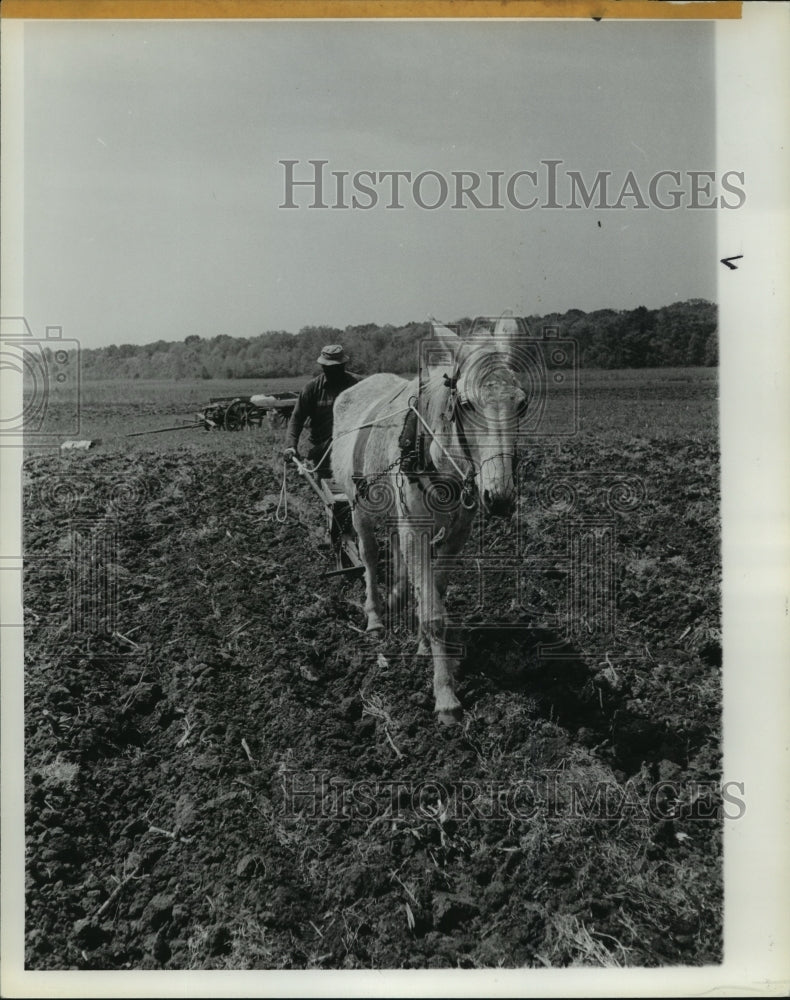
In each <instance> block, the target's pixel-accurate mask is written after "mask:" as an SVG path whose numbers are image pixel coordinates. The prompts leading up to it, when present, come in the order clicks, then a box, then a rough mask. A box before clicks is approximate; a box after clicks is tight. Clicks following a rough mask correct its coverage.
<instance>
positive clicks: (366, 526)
mask: <svg viewBox="0 0 790 1000" xmlns="http://www.w3.org/2000/svg"><path fill="white" fill-rule="evenodd" d="M354 527H355V528H356V532H357V537H358V539H359V554H360V556H362V562H363V563H364V564H365V614H366V615H367V619H368V626H367V630H368V632H378V631H381V630H383V629H384V622H383V621H382V620H381V594H380V593H379V585H378V581H377V579H376V567H377V565H378V558H379V543H378V541H377V540H376V533H375V531H374V530H373V524H372V523H371V522H370V520H368V518H366V517H364V516H362V515H360V514H359V512H358V511H355V512H354Z"/></svg>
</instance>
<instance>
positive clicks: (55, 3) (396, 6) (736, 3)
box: [1, 0, 741, 21]
mask: <svg viewBox="0 0 790 1000" xmlns="http://www.w3.org/2000/svg"><path fill="white" fill-rule="evenodd" d="M1 14H2V17H3V18H37V19H38V18H45V19H54V20H60V19H69V20H83V19H91V20H96V19H104V18H107V19H119V20H129V19H133V20H134V19H141V20H149V19H151V20H153V19H167V20H182V19H207V20H208V19H219V20H222V19H230V18H244V19H255V18H263V19H272V18H286V19H291V18H317V19H333V18H334V19H345V18H365V19H367V18H529V17H547V18H555V17H570V18H601V19H605V20H623V19H626V20H673V21H674V20H706V21H707V20H717V19H720V18H722V19H728V20H729V19H737V18H740V16H741V3H740V0H703V2H692V3H671V2H668V0H3V4H2V11H1Z"/></svg>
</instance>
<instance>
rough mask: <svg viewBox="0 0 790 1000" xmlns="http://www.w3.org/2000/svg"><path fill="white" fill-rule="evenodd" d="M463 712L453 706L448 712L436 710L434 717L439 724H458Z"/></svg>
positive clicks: (448, 725)
mask: <svg viewBox="0 0 790 1000" xmlns="http://www.w3.org/2000/svg"><path fill="white" fill-rule="evenodd" d="M462 718H463V712H462V711H461V709H460V708H453V709H451V710H450V711H449V712H437V713H436V719H437V721H438V723H439V725H440V726H447V727H450V726H460V725H461V720H462Z"/></svg>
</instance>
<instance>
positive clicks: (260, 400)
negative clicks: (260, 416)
mask: <svg viewBox="0 0 790 1000" xmlns="http://www.w3.org/2000/svg"><path fill="white" fill-rule="evenodd" d="M250 402H251V403H252V405H253V406H259V407H260V408H261V409H262V410H267V409H282V408H283V407H285V406H294V405H295V403H296V397H294V398H293V399H278V398H277V397H276V396H265V395H264V396H250Z"/></svg>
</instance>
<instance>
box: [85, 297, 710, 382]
mask: <svg viewBox="0 0 790 1000" xmlns="http://www.w3.org/2000/svg"><path fill="white" fill-rule="evenodd" d="M526 321H527V324H528V326H529V329H530V333H531V334H532V335H533V336H540V335H541V332H542V330H543V329H544V328H545V327H552V328H555V329H557V330H558V331H559V336H561V337H567V338H571V339H573V340H575V341H576V342H577V344H578V358H579V363H580V365H581V367H583V368H661V367H682V366H715V365H716V364H718V324H717V307H716V306H715V305H714V304H713V303H711V302H707V301H706V300H704V299H689V300H688V301H686V302H675V303H674V304H673V305H669V306H663V307H662V308H660V309H647V308H645V306H639V307H638V308H636V309H630V310H617V309H599V310H596V311H595V312H589V313H585V312H583V311H582V310H581V309H569V310H568V311H567V312H564V313H550V314H548V315H545V316H528V317H526ZM472 323H473V320H472V319H471V318H470V317H468V316H467V317H463V318H461V319H459V320H456V321H455V324H456V325H457V326H458V328H459V329H460V331H461V333H463V332H465V331H468V330H469V329H470V328H471V326H472ZM429 333H430V324H429V323H428V322H427V321H425V322H411V323H406V324H405V325H404V326H393V325H391V324H386V325H384V326H379V325H377V324H376V323H364V324H361V325H358V326H347V327H346V328H345V329H343V330H341V329H339V328H337V327H331V326H306V327H303V328H302V329H301V330H300V331H299V333H297V334H293V333H288V332H287V331H285V330H270V331H267V332H266V333H261V334H260V335H258V336H256V337H232V336H230V335H229V334H226V333H220V334H218V335H216V336H214V337H201V336H199V335H198V334H190V335H189V336H187V337H186V338H185V339H184V340H183V341H173V342H168V341H165V340H158V341H156V342H155V343H152V344H121V345H120V346H117V345H115V344H112V345H110V346H109V347H100V348H96V349H93V350H90V349H86V350H83V351H82V353H81V359H82V373H83V377H85V378H89V379H91V378H95V379H98V378H130V379H134V378H168V379H173V378H175V379H194V378H204V379H212V378H260V379H264V378H279V377H286V376H295V375H304V374H309V373H312V372H313V371H315V370H316V369H317V366H316V358H317V357H318V355H319V353H320V351H321V348H322V346H323V345H324V344H329V343H341V344H343V346H344V348H345V349H346V351H347V352H348V353H349V354H350V356H351V364H350V366H349V367H350V368H351V369H352V370H353V371H355V372H358V373H360V374H364V375H370V374H372V373H373V372H378V371H387V372H395V373H396V374H399V375H406V374H410V373H412V372H414V371H416V368H417V357H418V350H419V346H418V345H419V342H420V340H421V339H422V338H424V337H426V336H428V335H429Z"/></svg>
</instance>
